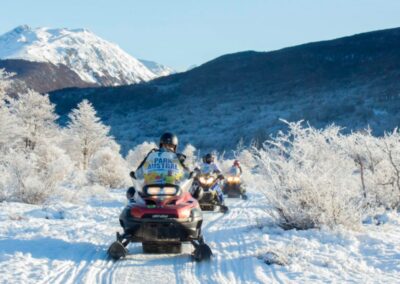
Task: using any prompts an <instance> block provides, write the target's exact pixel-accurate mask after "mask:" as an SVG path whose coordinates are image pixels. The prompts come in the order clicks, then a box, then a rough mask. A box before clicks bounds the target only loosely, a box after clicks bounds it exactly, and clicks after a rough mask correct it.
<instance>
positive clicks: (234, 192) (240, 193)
mask: <svg viewBox="0 0 400 284" xmlns="http://www.w3.org/2000/svg"><path fill="white" fill-rule="evenodd" d="M222 192H223V193H224V194H225V195H227V196H228V197H230V198H238V197H242V199H244V200H247V195H246V189H245V188H244V187H243V185H242V181H241V178H240V177H239V176H228V177H226V179H225V183H224V186H223V188H222Z"/></svg>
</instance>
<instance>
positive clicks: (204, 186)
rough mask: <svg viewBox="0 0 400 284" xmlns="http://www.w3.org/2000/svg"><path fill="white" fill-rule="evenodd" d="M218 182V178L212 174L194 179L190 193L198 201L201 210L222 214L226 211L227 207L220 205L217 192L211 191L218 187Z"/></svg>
mask: <svg viewBox="0 0 400 284" xmlns="http://www.w3.org/2000/svg"><path fill="white" fill-rule="evenodd" d="M218 180H219V178H218V177H216V176H215V175H212V174H201V175H199V176H198V177H196V178H195V181H194V183H193V188H192V192H193V197H195V198H196V199H197V200H198V201H199V203H200V208H201V210H203V211H220V212H223V213H226V212H227V211H228V207H227V206H225V205H224V204H222V203H221V201H220V199H219V197H218V192H217V191H216V190H213V187H215V186H218V184H217V183H218ZM221 194H222V193H221Z"/></svg>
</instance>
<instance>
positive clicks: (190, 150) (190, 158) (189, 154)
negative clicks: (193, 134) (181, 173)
mask: <svg viewBox="0 0 400 284" xmlns="http://www.w3.org/2000/svg"><path fill="white" fill-rule="evenodd" d="M182 154H184V155H185V156H186V161H185V164H186V166H188V167H189V168H192V167H193V168H194V166H195V164H196V160H197V157H196V148H195V147H194V146H193V145H192V144H187V145H186V147H185V148H184V149H183V152H182Z"/></svg>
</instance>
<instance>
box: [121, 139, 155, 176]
mask: <svg viewBox="0 0 400 284" xmlns="http://www.w3.org/2000/svg"><path fill="white" fill-rule="evenodd" d="M154 148H157V145H156V144H155V143H154V142H143V143H142V144H139V145H137V146H136V147H135V148H133V149H132V150H129V152H128V155H127V156H126V161H127V163H128V166H129V168H130V169H131V170H136V168H137V167H138V166H139V165H140V163H141V162H142V161H143V159H144V158H145V157H146V155H147V153H149V152H150V151H151V150H152V149H154Z"/></svg>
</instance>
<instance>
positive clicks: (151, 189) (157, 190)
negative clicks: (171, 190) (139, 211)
mask: <svg viewBox="0 0 400 284" xmlns="http://www.w3.org/2000/svg"><path fill="white" fill-rule="evenodd" d="M160 192H161V187H148V188H147V194H148V195H159V194H160Z"/></svg>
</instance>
